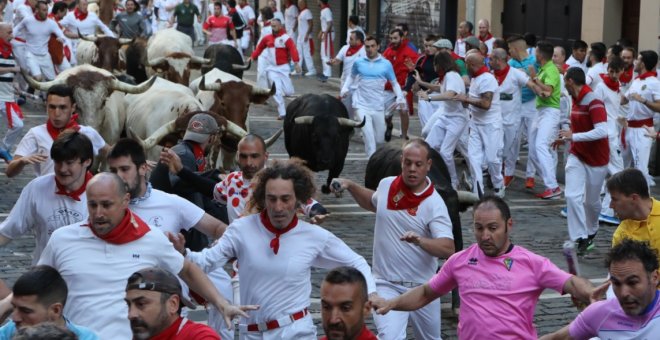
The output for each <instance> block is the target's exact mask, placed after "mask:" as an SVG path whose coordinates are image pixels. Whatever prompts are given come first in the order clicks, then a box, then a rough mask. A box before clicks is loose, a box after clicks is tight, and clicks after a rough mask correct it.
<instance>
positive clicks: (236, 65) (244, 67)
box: [231, 58, 252, 70]
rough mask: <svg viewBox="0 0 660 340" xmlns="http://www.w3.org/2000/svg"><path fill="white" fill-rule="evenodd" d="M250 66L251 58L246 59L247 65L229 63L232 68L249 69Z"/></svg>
mask: <svg viewBox="0 0 660 340" xmlns="http://www.w3.org/2000/svg"><path fill="white" fill-rule="evenodd" d="M250 66H252V58H250V59H248V62H247V65H241V64H231V67H232V68H233V69H234V70H249V69H250Z"/></svg>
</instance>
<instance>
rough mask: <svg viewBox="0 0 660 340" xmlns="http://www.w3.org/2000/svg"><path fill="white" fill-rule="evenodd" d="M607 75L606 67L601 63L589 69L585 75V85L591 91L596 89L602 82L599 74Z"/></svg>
mask: <svg viewBox="0 0 660 340" xmlns="http://www.w3.org/2000/svg"><path fill="white" fill-rule="evenodd" d="M603 73H607V66H605V64H603V63H598V64H596V65H594V66H591V67H590V68H589V71H587V74H586V76H587V77H586V81H585V83H586V84H587V85H588V86H589V87H591V88H592V89H595V88H596V85H598V84H599V83H602V82H603V79H602V78H601V77H600V75H601V74H603Z"/></svg>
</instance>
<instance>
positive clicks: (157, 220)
mask: <svg viewBox="0 0 660 340" xmlns="http://www.w3.org/2000/svg"><path fill="white" fill-rule="evenodd" d="M148 224H149V225H152V226H154V227H158V228H160V227H162V226H163V218H162V217H160V216H154V217H152V218H150V219H149V223H148Z"/></svg>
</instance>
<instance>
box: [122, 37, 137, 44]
mask: <svg viewBox="0 0 660 340" xmlns="http://www.w3.org/2000/svg"><path fill="white" fill-rule="evenodd" d="M133 40H135V39H130V38H119V45H128V44H130V43H132V42H133Z"/></svg>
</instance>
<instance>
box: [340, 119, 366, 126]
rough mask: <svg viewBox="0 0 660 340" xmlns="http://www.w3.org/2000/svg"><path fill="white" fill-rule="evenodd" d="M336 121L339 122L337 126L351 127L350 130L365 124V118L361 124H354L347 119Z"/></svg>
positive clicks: (354, 122)
mask: <svg viewBox="0 0 660 340" xmlns="http://www.w3.org/2000/svg"><path fill="white" fill-rule="evenodd" d="M337 120H338V121H339V125H341V126H347V127H352V128H361V127H363V126H364V124H365V123H366V122H367V118H366V117H365V118H362V123H360V122H356V121H354V120H352V119H348V118H337Z"/></svg>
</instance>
